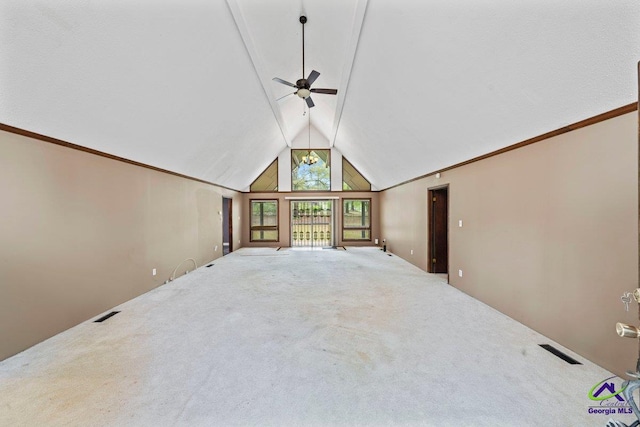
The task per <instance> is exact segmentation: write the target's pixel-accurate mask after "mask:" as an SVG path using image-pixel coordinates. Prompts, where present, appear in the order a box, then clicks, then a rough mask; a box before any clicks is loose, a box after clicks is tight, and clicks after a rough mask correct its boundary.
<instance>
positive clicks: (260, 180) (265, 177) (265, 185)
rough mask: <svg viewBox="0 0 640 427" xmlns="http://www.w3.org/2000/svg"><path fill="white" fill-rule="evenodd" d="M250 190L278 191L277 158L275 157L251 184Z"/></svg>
mask: <svg viewBox="0 0 640 427" xmlns="http://www.w3.org/2000/svg"><path fill="white" fill-rule="evenodd" d="M250 191H251V192H252V193H253V192H258V191H278V159H275V160H274V161H273V162H272V163H271V164H270V165H269V166H268V167H267V168H266V169H265V170H264V172H262V173H261V174H260V176H259V177H257V178H256V180H255V181H253V183H252V184H251V187H250Z"/></svg>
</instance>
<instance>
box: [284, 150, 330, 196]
mask: <svg viewBox="0 0 640 427" xmlns="http://www.w3.org/2000/svg"><path fill="white" fill-rule="evenodd" d="M308 154H309V150H291V186H292V189H293V191H330V190H331V162H330V156H331V155H330V150H311V156H312V157H315V158H317V159H318V161H317V162H316V163H314V164H312V165H307V164H305V163H304V162H303V161H302V157H303V156H307V155H308Z"/></svg>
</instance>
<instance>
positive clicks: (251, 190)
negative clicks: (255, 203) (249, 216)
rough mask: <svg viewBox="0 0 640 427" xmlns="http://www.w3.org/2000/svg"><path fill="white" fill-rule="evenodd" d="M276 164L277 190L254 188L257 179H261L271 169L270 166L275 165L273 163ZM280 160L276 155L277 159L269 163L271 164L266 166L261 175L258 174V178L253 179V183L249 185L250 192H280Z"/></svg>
mask: <svg viewBox="0 0 640 427" xmlns="http://www.w3.org/2000/svg"><path fill="white" fill-rule="evenodd" d="M274 163H275V164H276V189H275V190H254V189H253V188H252V187H253V185H254V184H255V183H256V181H257V180H259V179H260V178H261V177H262V175H264V173H265V172H266V171H267V170H269V168H270V167H271V166H273V164H274ZM279 168H280V162H278V158H277V157H276V158H275V160H274V161H273V162H271V163H269V166H267V167H266V168H264V170H263V171H262V172H261V173H260V175H258V176H257V177H256V179H254V180H253V182H252V183H251V185H249V192H250V193H276V192H278V189H279V188H280V170H279Z"/></svg>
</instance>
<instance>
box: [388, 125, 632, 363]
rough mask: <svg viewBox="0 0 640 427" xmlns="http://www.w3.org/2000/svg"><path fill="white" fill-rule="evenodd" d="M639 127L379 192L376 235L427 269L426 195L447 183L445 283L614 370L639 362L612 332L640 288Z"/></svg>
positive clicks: (579, 135)
mask: <svg viewBox="0 0 640 427" xmlns="http://www.w3.org/2000/svg"><path fill="white" fill-rule="evenodd" d="M637 126H638V124H637V113H630V114H626V115H623V116H620V117H617V118H614V119H610V120H607V121H605V122H601V123H598V124H595V125H592V126H589V127H586V128H582V129H578V130H576V131H573V132H569V133H566V134H563V135H560V136H557V137H554V138H551V139H547V140H544V141H542V142H538V143H536V144H533V145H529V146H526V147H523V148H520V149H517V150H514V151H510V152H507V153H504V154H501V155H498V156H495V157H491V158H488V159H485V160H481V161H479V162H476V163H471V164H469V165H466V166H462V167H459V168H457V169H453V170H450V171H447V172H444V173H442V175H441V177H440V179H436V178H435V176H431V177H427V178H424V179H421V180H418V181H414V182H412V183H408V184H406V185H403V186H400V187H397V188H393V189H390V190H387V191H384V192H382V193H381V195H380V199H381V200H380V203H381V206H382V209H381V227H382V237H383V238H386V239H387V241H388V245H389V249H390V250H391V251H392V252H394V253H396V254H397V255H399V256H401V257H402V258H404V259H406V260H408V261H410V262H411V263H413V264H415V265H417V266H419V267H420V268H423V269H426V267H427V256H428V255H427V238H428V236H427V230H428V228H427V191H428V189H429V188H432V187H435V186H440V185H444V184H448V185H449V198H450V200H449V207H450V211H449V245H450V246H449V272H450V273H451V274H450V283H451V284H452V285H453V286H455V287H457V288H459V289H460V290H462V291H464V292H466V293H468V294H469V295H472V296H474V297H475V298H477V299H479V300H481V301H483V302H485V303H487V304H489V305H490V306H492V307H494V308H496V309H498V310H500V311H501V312H503V313H505V314H507V315H508V316H510V317H512V318H514V319H516V320H518V321H520V322H522V323H524V324H525V325H527V326H529V327H531V328H533V329H535V330H537V331H539V332H541V333H542V334H544V335H546V336H548V337H550V338H552V339H553V340H556V341H557V342H559V343H560V344H562V345H564V346H566V347H567V348H569V349H571V350H573V351H575V352H576V353H578V354H580V355H582V356H584V357H585V358H587V359H589V360H591V361H593V362H595V363H597V364H599V365H601V366H603V367H605V368H607V369H609V370H612V371H613V372H615V373H616V374H618V375H622V374H623V373H624V371H625V370H627V369H632V368H634V367H635V363H636V358H637V342H635V341H636V340H631V339H621V338H618V336H617V335H616V333H615V324H616V322H619V321H623V322H628V323H631V324H637V311H636V307H632V308H631V309H630V310H629V312H625V311H624V308H623V305H622V303H621V301H620V296H621V295H622V293H623V292H625V291H632V290H633V289H635V288H636V287H637V286H638V148H637V144H638V140H637V137H638V135H637ZM459 220H463V227H462V228H460V227H458V221H459ZM411 249H413V250H414V254H413V255H410V251H411ZM459 269H461V270H463V277H458V270H459Z"/></svg>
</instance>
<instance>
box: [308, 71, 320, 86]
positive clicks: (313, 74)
mask: <svg viewBox="0 0 640 427" xmlns="http://www.w3.org/2000/svg"><path fill="white" fill-rule="evenodd" d="M318 77H320V73H319V72H317V71H316V70H311V72H310V73H309V77H307V83H309V86H311V85H312V84H313V82H315V81H316V79H317V78H318Z"/></svg>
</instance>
